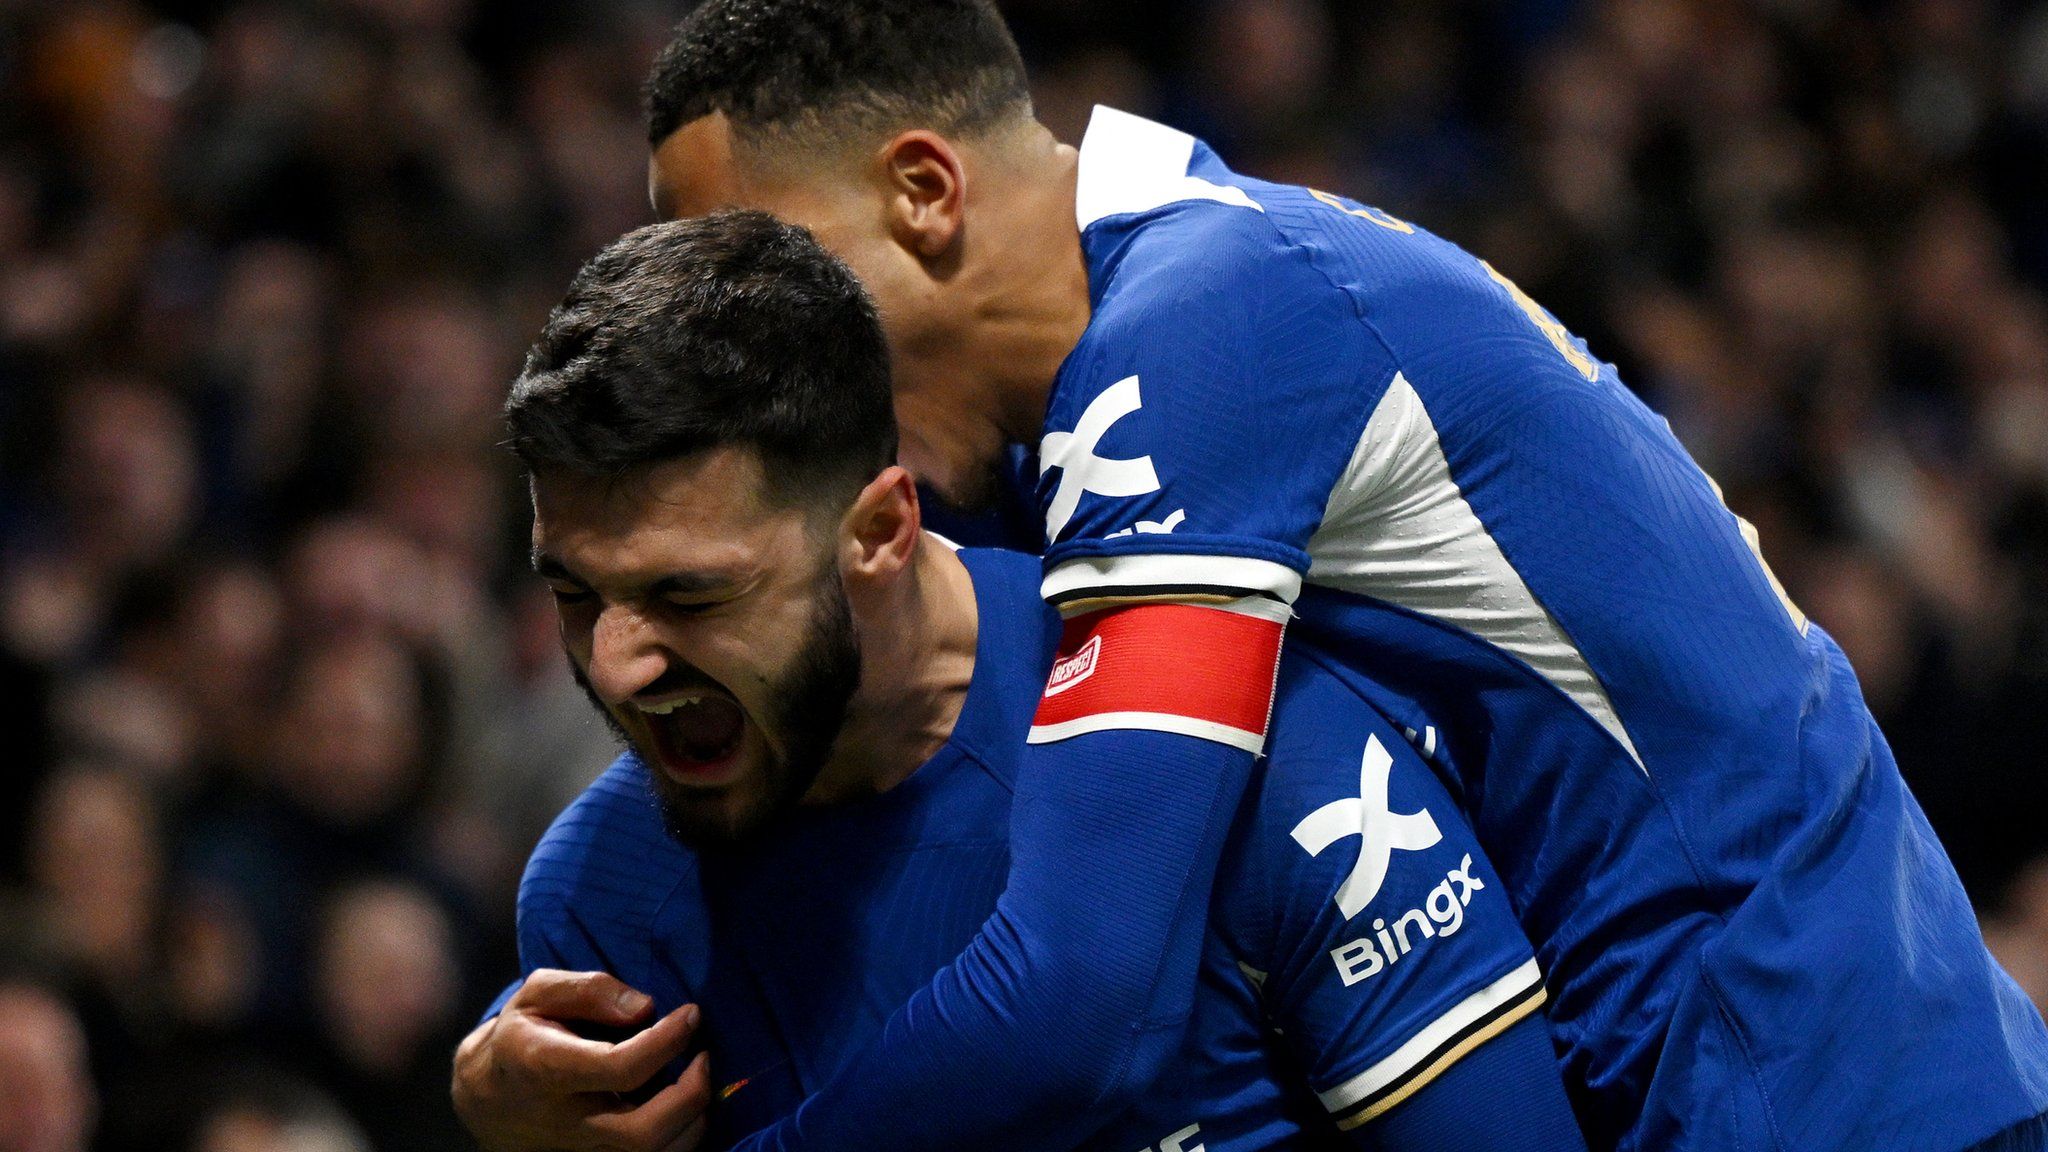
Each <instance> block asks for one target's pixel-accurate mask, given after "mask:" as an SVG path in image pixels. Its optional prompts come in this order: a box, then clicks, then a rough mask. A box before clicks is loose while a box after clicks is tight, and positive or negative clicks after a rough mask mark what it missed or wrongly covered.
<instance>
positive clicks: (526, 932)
mask: <svg viewBox="0 0 2048 1152" xmlns="http://www.w3.org/2000/svg"><path fill="white" fill-rule="evenodd" d="M641 771H642V769H640V768H639V767H638V765H637V764H636V763H635V762H633V761H632V760H631V759H630V757H622V758H621V759H620V761H619V762H618V763H615V764H614V765H613V766H612V767H611V768H610V769H609V770H607V771H606V772H605V773H604V775H602V776H600V777H599V778H598V779H597V780H596V781H595V782H594V783H592V784H591V786H590V787H589V788H588V789H586V790H585V791H584V792H583V794H582V795H580V796H578V797H577V798H576V800H575V801H574V802H572V803H571V804H570V805H569V807H568V808H566V809H564V810H563V812H562V814H561V815H560V816H558V817H556V818H555V822H554V824H553V825H552V826H550V827H549V829H548V831H547V833H546V835H544V836H542V837H541V841H540V843H539V844H538V845H536V846H535V847H534V850H533V854H532V855H531V856H530V857H529V858H528V859H527V863H526V872H525V874H524V875H523V876H522V877H521V879H520V883H519V906H518V940H519V977H520V980H521V981H523V980H524V979H525V978H526V977H527V976H529V975H531V974H532V973H533V972H534V971H535V970H537V969H540V968H559V969H563V970H566V971H572V972H608V973H610V974H612V975H613V976H616V977H618V978H619V979H620V980H622V981H624V982H625V983H626V984H628V985H630V986H632V987H633V988H636V989H638V990H639V991H641V992H644V993H646V994H647V995H648V996H650V997H652V998H653V999H654V1001H655V1006H656V1008H657V1009H658V1011H660V1012H668V1011H671V1010H673V1009H676V1008H679V1007H681V1006H682V1005H683V1004H685V1003H688V1002H689V1000H690V999H691V994H690V990H689V988H688V987H687V986H686V984H685V982H684V981H683V979H682V977H681V974H680V972H679V971H678V969H677V965H676V963H675V958H674V957H672V956H670V955H668V954H667V951H666V949H667V947H668V946H669V945H670V944H671V943H672V941H671V940H669V939H668V938H669V937H671V936H673V935H675V934H674V933H672V932H669V931H667V930H666V926H665V925H664V924H663V923H662V922H661V921H660V920H659V917H660V916H661V915H662V914H663V913H664V911H665V910H669V909H671V908H672V906H673V902H672V900H671V896H672V894H673V893H675V892H676V891H677V889H678V888H679V887H681V886H682V885H684V884H686V883H688V881H689V880H690V878H691V877H692V876H693V875H694V872H695V861H694V858H692V857H690V856H687V855H686V854H684V853H683V852H681V851H680V850H679V849H678V848H677V846H676V845H675V844H674V843H673V842H671V841H670V840H668V839H667V837H666V834H665V833H664V832H663V831H662V829H661V825H660V819H659V816H658V815H657V814H656V813H655V812H654V810H653V801H652V799H651V798H650V797H649V795H648V793H647V787H646V781H645V779H644V777H643V776H641V775H640V773H641ZM516 987H517V985H516V984H515V985H514V988H515V989H516ZM506 999H509V997H508V996H501V997H500V1000H499V1004H498V1005H496V1006H494V1010H496V1009H498V1008H502V1006H503V1002H504V1001H505V1000H506Z"/></svg>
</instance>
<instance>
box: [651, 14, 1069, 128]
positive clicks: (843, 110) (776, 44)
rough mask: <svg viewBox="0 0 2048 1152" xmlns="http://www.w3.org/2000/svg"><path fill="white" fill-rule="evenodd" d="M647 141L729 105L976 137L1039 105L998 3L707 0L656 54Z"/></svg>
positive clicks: (766, 123) (782, 118)
mask: <svg viewBox="0 0 2048 1152" xmlns="http://www.w3.org/2000/svg"><path fill="white" fill-rule="evenodd" d="M646 97H647V140H648V143H649V144H652V145H657V146H658V145H660V143H661V142H662V141H664V140H666V139H668V138H669V137H670V136H671V135H673V134H674V133H675V130H676V129H678V128H680V127H682V126H683V125H685V124H688V123H689V122H690V121H692V120H696V119H698V118H699V117H702V116H708V115H710V114H711V113H713V112H723V113H725V115H726V116H727V118H728V119H730V120H731V121H732V123H733V126H734V129H735V130H736V131H737V132H739V133H741V134H742V135H743V136H744V135H747V134H755V133H760V132H764V131H785V132H788V131H794V132H798V133H801V132H803V131H804V130H806V129H825V130H827V131H833V130H839V131H843V130H845V129H848V128H853V129H867V130H876V131H887V130H890V129H897V128H907V127H924V128H933V129H937V130H939V131H942V132H951V133H971V132H974V131H977V130H980V129H984V128H987V127H990V126H992V125H994V124H996V123H999V122H1001V121H1002V120H1004V119H1006V118H1008V117H1012V116H1017V115H1023V116H1028V115H1030V112H1031V91H1030V89H1029V88H1028V87H1027V86H1026V83H1025V79H1024V61H1023V58H1022V57H1020V56H1019V55H1018V54H1017V42H1016V41H1015V40H1014V39H1012V38H1011V36H1010V30H1009V28H1008V26H1006V25H1005V24H1004V23H1003V17H1002V14H1001V13H999V12H997V11H996V7H995V5H994V3H992V2H991V0H704V3H702V4H700V5H698V6H697V8H696V9H695V10H694V11H692V12H691V13H690V14H689V15H688V16H686V17H684V19H683V21H682V23H680V24H678V25H677V26H676V30H675V37H674V39H672V40H671V41H670V42H669V45H668V47H667V48H665V49H663V50H662V53H661V56H660V57H659V58H658V59H656V60H655V62H654V71H653V73H652V74H651V75H650V76H649V77H648V80H647V90H646Z"/></svg>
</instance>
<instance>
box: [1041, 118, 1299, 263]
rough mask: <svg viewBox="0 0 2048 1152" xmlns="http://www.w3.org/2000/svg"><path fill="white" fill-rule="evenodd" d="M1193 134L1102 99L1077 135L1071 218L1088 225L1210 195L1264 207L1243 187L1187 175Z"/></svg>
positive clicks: (1222, 200) (1241, 204)
mask: <svg viewBox="0 0 2048 1152" xmlns="http://www.w3.org/2000/svg"><path fill="white" fill-rule="evenodd" d="M1194 154H1195V138H1194V137H1193V136H1190V135H1188V134H1187V133H1185V132H1181V131H1178V130H1177V129H1173V128H1168V127H1167V126H1166V125H1164V124H1155V123H1153V122H1152V121H1150V120H1147V119H1145V118H1143V117H1141V116H1133V115H1131V114H1130V113H1129V112H1119V111H1117V110H1116V109H1114V108H1109V107H1105V106H1103V105H1101V104H1097V105H1096V106H1095V114H1094V115H1093V116H1091V117H1089V119H1088V133H1087V135H1085V136H1084V137H1082V139H1081V169H1080V172H1079V175H1078V177H1077V179H1076V182H1075V185H1074V219H1075V221H1076V222H1077V223H1078V224H1080V226H1081V228H1082V230H1083V231H1086V230H1087V228H1088V226H1089V225H1090V224H1093V223H1095V222H1096V221H1097V220H1100V219H1102V218H1103V217H1105V216H1121V215H1123V214H1124V213H1126V212H1146V211H1150V210H1151V209H1154V208H1157V207H1159V206H1160V205H1161V204H1171V203H1173V202H1175V201H1176V200H1214V201H1217V202H1218V203H1221V204H1235V205H1237V206H1238V207H1240V208H1255V209H1258V210H1259V211H1261V212H1264V211H1265V208H1264V207H1262V206H1261V205H1260V204H1259V203H1258V202H1257V201H1256V200H1253V199H1252V198H1251V196H1250V194H1248V193H1247V192H1245V190H1244V189H1242V188H1236V187H1232V186H1230V185H1227V184H1211V183H1210V182H1208V181H1207V180H1204V179H1202V178H1201V177H1199V176H1190V175H1188V163H1189V162H1190V161H1191V160H1192V159H1193V157H1194Z"/></svg>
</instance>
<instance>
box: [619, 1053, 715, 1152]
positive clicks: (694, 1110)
mask: <svg viewBox="0 0 2048 1152" xmlns="http://www.w3.org/2000/svg"><path fill="white" fill-rule="evenodd" d="M710 1106H711V1056H710V1053H708V1052H699V1053H698V1054H697V1058H696V1059H695V1060H692V1061H690V1066H689V1067H688V1068H685V1069H683V1074H682V1075H681V1076H680V1077H678V1078H677V1079H676V1082H675V1083H673V1084H671V1085H669V1086H668V1087H666V1088H663V1089H662V1090H661V1091H659V1092H657V1093H655V1094H654V1096H653V1097H651V1098H650V1099H649V1100H648V1101H647V1102H646V1103H645V1104H641V1105H639V1106H637V1107H634V1108H630V1109H625V1110H621V1111H618V1112H611V1113H607V1114H604V1115H600V1116H593V1117H591V1118H590V1129H591V1131H592V1132H593V1133H595V1134H596V1135H599V1136H600V1137H602V1138H603V1139H604V1140H605V1141H607V1142H608V1143H614V1144H617V1145H618V1146H619V1147H622V1148H627V1149H632V1150H634V1152H639V1150H642V1149H645V1150H646V1152H658V1150H667V1149H671V1148H675V1147H678V1146H684V1141H685V1140H688V1139H690V1138H691V1129H692V1128H693V1127H694V1128H696V1129H697V1132H696V1138H699V1139H701V1138H702V1136H703V1131H702V1126H701V1125H702V1121H703V1119H704V1115H705V1111H706V1110H707V1109H708V1108H710Z"/></svg>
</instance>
